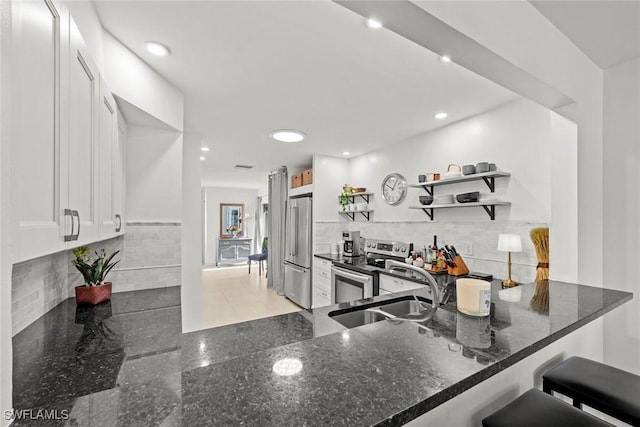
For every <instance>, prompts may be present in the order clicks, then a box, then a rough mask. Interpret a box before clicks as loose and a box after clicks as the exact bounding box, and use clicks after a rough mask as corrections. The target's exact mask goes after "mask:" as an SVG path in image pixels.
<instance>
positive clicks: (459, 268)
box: [447, 255, 469, 276]
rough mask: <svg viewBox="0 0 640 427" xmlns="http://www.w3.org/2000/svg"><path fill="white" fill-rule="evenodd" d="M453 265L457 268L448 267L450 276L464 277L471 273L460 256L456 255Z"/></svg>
mask: <svg viewBox="0 0 640 427" xmlns="http://www.w3.org/2000/svg"><path fill="white" fill-rule="evenodd" d="M453 263H454V264H455V267H447V273H448V274H449V275H450V276H462V275H465V274H468V273H469V268H467V264H465V263H464V260H463V259H462V257H461V256H460V255H456V257H455V258H454V259H453Z"/></svg>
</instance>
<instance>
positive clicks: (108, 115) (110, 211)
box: [98, 76, 118, 239]
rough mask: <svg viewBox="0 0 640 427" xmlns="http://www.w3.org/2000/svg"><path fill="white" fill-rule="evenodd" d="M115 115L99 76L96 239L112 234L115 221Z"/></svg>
mask: <svg viewBox="0 0 640 427" xmlns="http://www.w3.org/2000/svg"><path fill="white" fill-rule="evenodd" d="M117 121H118V114H117V110H116V101H115V99H114V98H113V96H112V95H111V92H110V91H109V89H108V88H107V84H106V83H105V81H104V79H103V78H102V76H100V97H99V99H98V130H99V133H98V145H99V150H98V154H99V172H100V179H99V184H100V193H99V194H100V199H99V208H100V228H99V229H100V239H108V238H110V237H114V236H115V235H116V229H117V228H118V220H117V219H116V207H115V194H114V190H115V185H116V182H115V178H116V174H117V171H116V159H117V156H118V153H117V150H116V149H117V146H118V124H117Z"/></svg>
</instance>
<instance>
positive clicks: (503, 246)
mask: <svg viewBox="0 0 640 427" xmlns="http://www.w3.org/2000/svg"><path fill="white" fill-rule="evenodd" d="M498 250H499V251H500V252H522V240H520V235H518V234H500V235H499V236H498Z"/></svg>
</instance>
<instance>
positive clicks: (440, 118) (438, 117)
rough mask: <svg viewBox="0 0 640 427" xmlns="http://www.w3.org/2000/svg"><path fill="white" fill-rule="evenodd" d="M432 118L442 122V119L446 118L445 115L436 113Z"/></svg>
mask: <svg viewBox="0 0 640 427" xmlns="http://www.w3.org/2000/svg"><path fill="white" fill-rule="evenodd" d="M433 117H435V118H436V119H438V120H442V119H446V118H447V113H444V112H442V113H436V114H434V115H433Z"/></svg>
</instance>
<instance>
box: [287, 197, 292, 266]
mask: <svg viewBox="0 0 640 427" xmlns="http://www.w3.org/2000/svg"><path fill="white" fill-rule="evenodd" d="M288 209H289V210H288V214H289V215H287V220H288V221H289V223H288V224H287V225H288V227H289V238H288V239H287V252H288V253H289V256H292V254H291V242H292V241H293V233H292V231H291V230H292V228H291V223H292V222H293V215H292V214H291V213H292V209H293V208H292V207H291V206H289V207H288Z"/></svg>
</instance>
